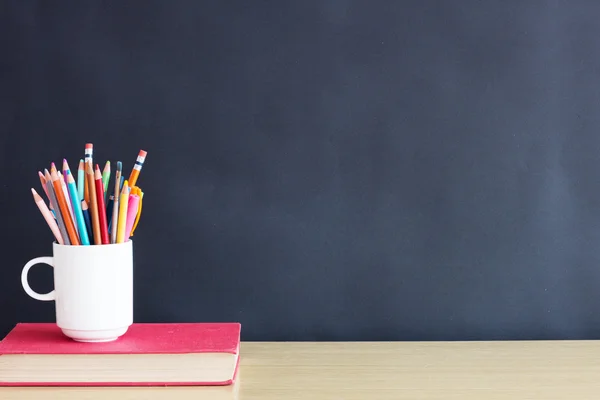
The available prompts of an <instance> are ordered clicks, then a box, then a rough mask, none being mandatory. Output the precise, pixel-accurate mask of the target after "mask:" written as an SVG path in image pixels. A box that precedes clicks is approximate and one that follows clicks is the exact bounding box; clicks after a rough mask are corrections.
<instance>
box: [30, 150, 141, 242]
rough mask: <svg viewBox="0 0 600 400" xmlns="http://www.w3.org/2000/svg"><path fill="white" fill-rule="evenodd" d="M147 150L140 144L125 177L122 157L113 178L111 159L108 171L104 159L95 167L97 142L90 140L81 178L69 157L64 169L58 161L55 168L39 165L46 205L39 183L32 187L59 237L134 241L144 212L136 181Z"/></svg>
mask: <svg viewBox="0 0 600 400" xmlns="http://www.w3.org/2000/svg"><path fill="white" fill-rule="evenodd" d="M146 154H147V153H146V152H145V151H144V150H140V152H139V153H138V156H137V160H136V161H135V164H134V165H133V169H132V171H131V174H130V175H129V179H124V178H125V177H124V175H123V174H122V166H123V164H122V163H121V161H118V162H117V169H116V173H115V179H114V183H112V184H111V183H110V175H111V165H110V161H107V162H106V164H105V165H104V170H103V171H102V172H100V166H99V165H98V164H96V167H95V168H94V163H93V155H94V146H93V144H92V143H87V144H86V145H85V157H84V159H80V160H79V169H78V170H77V180H76V179H75V176H74V175H73V173H72V172H71V169H70V168H69V164H68V163H67V160H66V159H63V163H62V172H61V171H60V170H58V169H57V168H56V165H55V164H54V163H52V164H51V165H50V170H48V169H45V170H44V171H43V172H41V171H39V172H38V175H39V177H40V182H41V184H42V189H43V191H44V193H45V195H46V198H47V199H48V203H49V204H48V205H46V201H45V200H44V199H43V198H42V196H40V195H39V194H38V193H37V192H36V190H35V189H34V188H31V193H32V194H33V199H34V201H35V203H36V204H37V206H38V208H39V209H40V211H41V213H42V215H43V216H44V219H45V220H46V222H47V223H48V226H49V227H50V229H51V230H52V233H53V234H54V237H55V238H56V241H57V242H58V243H59V244H63V245H73V246H80V245H83V246H89V245H93V244H99V245H102V244H112V243H124V242H126V241H128V240H129V238H130V237H131V236H133V232H134V231H135V229H136V227H137V225H138V222H139V220H140V215H141V214H142V199H143V197H144V192H143V191H142V189H141V188H140V187H139V186H136V183H137V179H138V177H139V175H140V171H141V170H142V166H143V165H144V160H145V159H146ZM111 192H112V194H111V195H110V196H109V195H108V193H111Z"/></svg>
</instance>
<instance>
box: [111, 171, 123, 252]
mask: <svg viewBox="0 0 600 400" xmlns="http://www.w3.org/2000/svg"><path fill="white" fill-rule="evenodd" d="M122 169H123V164H122V163H121V161H117V172H116V173H115V191H114V197H115V200H114V202H113V211H112V216H111V217H112V218H111V221H110V242H111V243H116V242H117V221H118V219H119V192H120V189H121V174H122Z"/></svg>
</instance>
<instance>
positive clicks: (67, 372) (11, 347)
mask: <svg viewBox="0 0 600 400" xmlns="http://www.w3.org/2000/svg"><path fill="white" fill-rule="evenodd" d="M240 331H241V325H240V324H239V323H178V324H141V323H140V324H133V325H132V326H131V327H130V328H129V330H128V331H127V333H126V334H125V335H123V336H122V337H121V338H119V339H117V340H116V341H114V342H109V343H80V342H75V341H73V340H71V339H69V338H67V337H66V336H64V335H63V334H62V332H61V330H60V329H59V328H58V327H57V326H56V324H45V323H41V324H36V323H23V324H17V326H16V327H15V328H14V329H13V330H12V331H11V332H10V333H9V334H8V335H7V336H6V338H4V340H2V341H1V342H0V386H184V385H187V386H206V385H229V384H231V383H233V382H234V380H235V377H236V374H237V369H238V364H239V351H240Z"/></svg>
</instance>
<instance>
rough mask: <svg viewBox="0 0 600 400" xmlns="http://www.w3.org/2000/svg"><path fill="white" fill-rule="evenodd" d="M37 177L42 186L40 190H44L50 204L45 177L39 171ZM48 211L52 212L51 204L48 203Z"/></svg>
mask: <svg viewBox="0 0 600 400" xmlns="http://www.w3.org/2000/svg"><path fill="white" fill-rule="evenodd" d="M38 175H39V176H40V183H41V184H42V189H44V193H46V198H47V199H48V201H49V202H50V196H49V195H48V188H47V187H46V177H45V176H44V174H42V173H41V172H40V171H38ZM50 211H54V210H53V208H52V203H50ZM53 218H54V217H53Z"/></svg>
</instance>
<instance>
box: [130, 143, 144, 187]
mask: <svg viewBox="0 0 600 400" xmlns="http://www.w3.org/2000/svg"><path fill="white" fill-rule="evenodd" d="M147 154H148V153H147V152H146V151H144V150H140V152H139V153H138V156H137V159H136V160H135V164H134V165H133V170H131V175H129V179H128V180H127V181H128V182H129V187H131V186H135V183H136V182H137V179H138V177H139V176H140V171H141V170H142V166H143V165H144V161H145V160H146V155H147Z"/></svg>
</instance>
